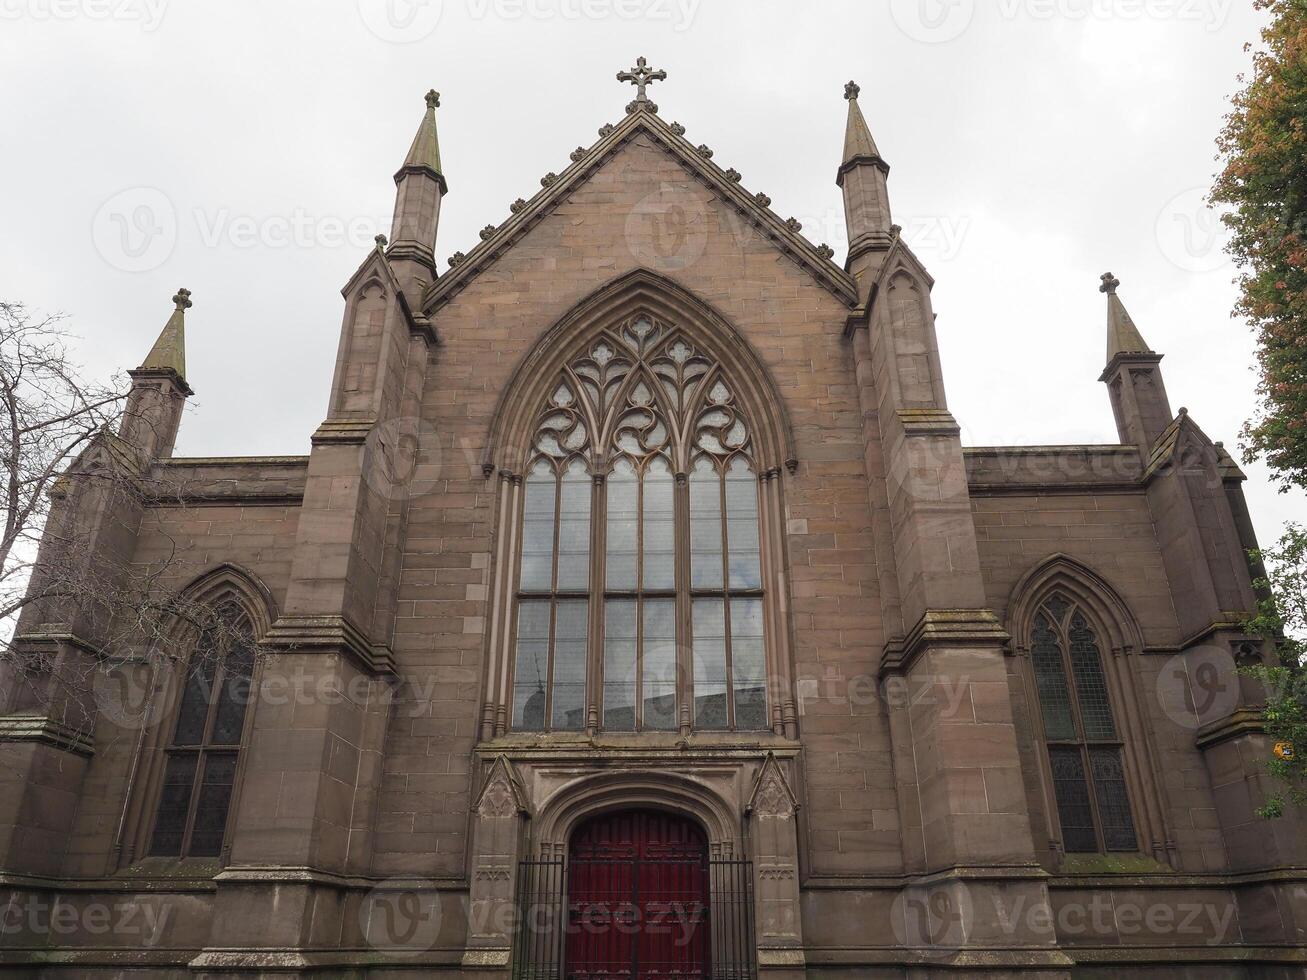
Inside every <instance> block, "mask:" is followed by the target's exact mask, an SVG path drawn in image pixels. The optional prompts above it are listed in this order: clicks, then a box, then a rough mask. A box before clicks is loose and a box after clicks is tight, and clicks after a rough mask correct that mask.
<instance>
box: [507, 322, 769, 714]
mask: <svg viewBox="0 0 1307 980" xmlns="http://www.w3.org/2000/svg"><path fill="white" fill-rule="evenodd" d="M530 444H531V450H530V454H529V458H528V460H527V465H526V475H525V477H524V480H523V488H522V502H521V506H520V525H519V526H520V529H521V531H520V535H521V544H520V547H519V548H518V557H517V589H516V603H515V616H514V629H513V633H512V636H513V640H514V644H515V647H514V652H513V656H512V658H511V660H512V683H511V715H510V718H511V725H510V727H511V728H512V729H514V730H517V731H582V730H587V729H604V730H607V731H676V730H678V729H686V728H698V729H709V730H762V729H767V728H769V727H770V719H769V706H768V699H767V646H766V644H767V630H766V626H765V615H766V614H765V607H764V601H765V598H766V596H765V590H764V578H763V569H762V565H763V553H762V545H761V535H760V529H759V474H758V470H757V465H756V458H755V453H754V446H753V432H752V428H751V424H750V420H749V418H748V415H747V412H746V411H745V409H744V407H743V404H742V402H741V400H740V399H739V397H738V393H737V391H736V390H735V387H734V383H733V381H732V379H731V378H730V377H729V374H728V372H727V371H726V370H725V368H724V366H723V365H722V364H720V363H719V362H718V361H717V360H716V359H715V358H714V357H713V356H711V355H710V354H708V353H707V352H706V351H705V350H703V349H702V348H701V347H699V346H698V345H696V343H695V342H694V340H693V339H692V338H691V337H690V336H688V335H687V334H686V333H684V332H683V331H680V330H678V329H677V328H676V327H675V326H673V325H670V324H667V323H665V322H663V321H662V320H660V319H659V318H657V317H655V316H653V315H650V314H648V313H637V314H636V315H634V316H631V317H629V318H627V319H625V320H623V321H621V322H620V323H618V324H617V325H616V326H615V327H612V328H610V329H605V330H603V331H601V332H600V333H599V334H598V335H597V336H595V337H593V339H591V340H590V342H589V343H588V344H587V345H586V346H585V347H584V348H583V349H582V350H581V351H580V353H579V354H577V355H576V356H575V357H573V358H572V359H571V360H569V361H568V362H567V363H566V364H565V365H564V366H563V367H562V369H561V371H560V374H559V377H558V379H557V382H556V383H555V384H553V385H552V386H551V388H550V393H549V395H548V396H547V398H546V399H545V402H544V404H543V405H542V406H541V408H540V410H539V412H538V413H537V415H536V423H535V428H534V431H533V434H532V436H531V439H530Z"/></svg>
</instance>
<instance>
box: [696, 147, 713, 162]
mask: <svg viewBox="0 0 1307 980" xmlns="http://www.w3.org/2000/svg"><path fill="white" fill-rule="evenodd" d="M694 152H695V153H697V154H699V156H701V157H703V158H704V159H705V160H711V159H712V147H711V146H709V145H708V144H707V143H700V144H699V145H698V146H697V147H695V149H694Z"/></svg>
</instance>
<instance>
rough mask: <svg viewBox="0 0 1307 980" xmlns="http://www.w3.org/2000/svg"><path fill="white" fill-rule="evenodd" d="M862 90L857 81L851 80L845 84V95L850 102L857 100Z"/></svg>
mask: <svg viewBox="0 0 1307 980" xmlns="http://www.w3.org/2000/svg"><path fill="white" fill-rule="evenodd" d="M861 92H862V86H861V85H859V84H858V83H857V82H852V81H851V82H849V84H848V85H845V86H844V97H845V98H846V99H848V100H849V101H850V102H856V101H857V98H858V95H859V94H860V93H861Z"/></svg>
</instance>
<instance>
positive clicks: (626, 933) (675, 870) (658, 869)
mask: <svg viewBox="0 0 1307 980" xmlns="http://www.w3.org/2000/svg"><path fill="white" fill-rule="evenodd" d="M642 882H643V884H642ZM705 897H706V902H705V901H704V898H705ZM517 910H518V918H517V922H516V925H515V930H514V931H515V937H514V944H513V945H514V949H513V980H756V978H757V975H758V968H757V945H756V942H755V939H754V893H753V862H751V861H744V860H734V859H719V858H713V859H709V858H707V857H703V858H699V857H694V858H682V857H669V858H663V859H659V860H653V861H651V860H650V859H649V858H648V857H647V856H646V857H642V858H635V857H631V858H629V859H628V858H614V856H612V855H607V856H604V857H603V858H602V859H601V858H599V857H595V856H583V857H576V856H573V857H572V858H570V859H564V858H552V859H532V860H526V861H522V862H520V863H519V865H518V874H517Z"/></svg>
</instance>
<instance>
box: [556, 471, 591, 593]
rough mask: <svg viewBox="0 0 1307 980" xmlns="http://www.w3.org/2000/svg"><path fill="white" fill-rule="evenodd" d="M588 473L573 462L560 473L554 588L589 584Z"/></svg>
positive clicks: (565, 588) (576, 588)
mask: <svg viewBox="0 0 1307 980" xmlns="http://www.w3.org/2000/svg"><path fill="white" fill-rule="evenodd" d="M590 483H591V481H590V476H589V474H588V473H586V470H585V465H584V464H583V463H581V462H579V461H578V462H573V463H572V464H571V465H570V466H569V467H568V468H567V472H566V473H564V474H563V497H562V501H561V505H560V507H559V517H558V520H559V523H558V589H559V591H579V590H582V589H585V588H586V586H588V585H589V584H590V499H591V496H592V494H591V491H590Z"/></svg>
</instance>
